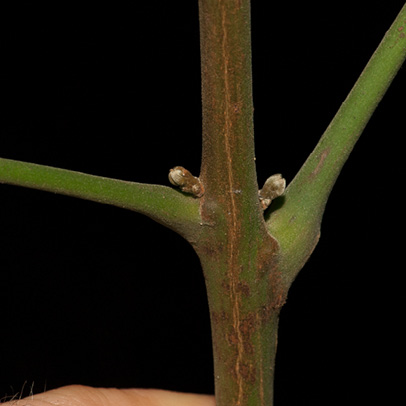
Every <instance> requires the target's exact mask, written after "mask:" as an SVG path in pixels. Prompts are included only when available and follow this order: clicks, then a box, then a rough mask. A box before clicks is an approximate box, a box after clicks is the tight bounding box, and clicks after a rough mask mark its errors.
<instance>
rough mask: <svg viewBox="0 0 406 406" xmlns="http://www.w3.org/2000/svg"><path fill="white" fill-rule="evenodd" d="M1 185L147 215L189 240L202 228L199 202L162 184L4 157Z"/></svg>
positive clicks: (2, 160)
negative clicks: (113, 177) (25, 188)
mask: <svg viewBox="0 0 406 406" xmlns="http://www.w3.org/2000/svg"><path fill="white" fill-rule="evenodd" d="M0 183H5V184H10V185H17V186H24V187H28V188H32V189H39V190H44V191H48V192H53V193H58V194H63V195H67V196H73V197H78V198H81V199H85V200H92V201H95V202H99V203H104V204H110V205H113V206H117V207H121V208H125V209H129V210H133V211H136V212H138V213H142V214H145V215H146V216H148V217H150V218H152V219H153V220H155V221H157V222H158V223H161V224H163V225H165V226H167V227H169V228H171V229H173V230H174V231H176V232H178V233H179V234H181V235H183V236H184V237H185V238H187V239H190V238H193V237H192V234H193V230H195V229H197V228H198V227H199V223H200V214H199V202H198V200H197V199H195V198H193V197H190V196H186V195H184V194H183V193H180V192H178V191H177V190H174V189H172V188H169V187H166V186H160V185H150V184H143V183H135V182H127V181H122V180H116V179H111V178H105V177H101V176H94V175H89V174H85V173H81V172H75V171H70V170H66V169H59V168H53V167H49V166H44V165H37V164H32V163H26V162H20V161H14V160H10V159H4V158H0Z"/></svg>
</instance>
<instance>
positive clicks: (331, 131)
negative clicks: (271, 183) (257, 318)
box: [267, 5, 406, 280]
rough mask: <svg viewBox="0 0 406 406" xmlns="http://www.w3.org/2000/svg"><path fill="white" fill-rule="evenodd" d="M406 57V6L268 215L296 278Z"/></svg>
mask: <svg viewBox="0 0 406 406" xmlns="http://www.w3.org/2000/svg"><path fill="white" fill-rule="evenodd" d="M405 57H406V5H405V6H403V8H402V10H401V12H400V13H399V15H398V17H397V18H396V20H395V21H394V23H393V24H392V26H391V27H390V29H389V30H388V32H387V33H386V35H385V37H384V38H383V40H382V42H381V43H380V45H379V46H378V48H377V50H376V51H375V53H374V54H373V56H372V57H371V59H370V61H369V62H368V64H367V66H366V67H365V69H364V71H363V72H362V74H361V76H360V78H359V79H358V81H357V82H356V84H355V86H354V87H353V89H352V90H351V92H350V94H349V95H348V96H347V99H346V100H345V101H344V103H343V104H342V106H341V108H340V109H339V111H338V112H337V114H336V116H335V117H334V119H333V120H332V122H331V123H330V125H329V126H328V128H327V130H326V131H325V133H324V134H323V136H322V138H321V139H320V141H319V143H318V145H317V146H316V148H315V149H314V151H313V152H312V154H311V155H310V156H309V158H308V159H307V161H306V162H305V164H304V165H303V167H302V168H301V169H300V171H299V172H298V174H297V175H296V177H295V178H294V179H293V181H292V182H291V184H290V185H289V187H288V188H287V190H286V193H285V196H284V197H283V198H280V199H279V201H276V202H275V205H274V207H272V206H271V210H270V213H269V214H268V215H267V224H268V227H269V230H270V232H271V233H272V235H273V236H274V237H276V239H277V240H278V241H279V243H280V245H281V249H282V261H281V266H282V267H283V268H284V273H285V276H286V278H287V279H288V280H292V279H293V278H294V277H295V276H296V274H297V272H299V270H300V269H301V267H302V266H303V264H304V263H305V261H306V260H307V258H308V257H309V255H310V254H311V252H312V250H313V248H314V246H315V245H316V243H317V240H318V236H319V232H320V223H321V219H322V215H323V212H324V208H325V205H326V202H327V199H328V196H329V194H330V191H331V189H332V187H333V185H334V183H335V181H336V179H337V177H338V175H339V173H340V171H341V168H342V167H343V165H344V163H345V161H346V160H347V158H348V156H349V154H350V152H351V151H352V149H353V147H354V145H355V143H356V142H357V140H358V138H359V136H360V135H361V133H362V131H363V129H364V128H365V126H366V124H367V123H368V120H369V119H370V117H371V116H372V114H373V112H374V110H375V109H376V107H377V106H378V103H379V102H380V101H381V99H382V97H383V96H384V94H385V92H386V90H387V89H388V87H389V85H390V84H391V82H392V80H393V78H394V77H395V75H396V73H397V71H398V70H399V68H400V67H401V65H402V63H403V61H404V59H405Z"/></svg>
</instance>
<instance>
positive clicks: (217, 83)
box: [196, 0, 284, 406]
mask: <svg viewBox="0 0 406 406" xmlns="http://www.w3.org/2000/svg"><path fill="white" fill-rule="evenodd" d="M199 13H200V34H201V35H200V38H201V55H202V58H201V59H202V100H203V154H202V170H201V174H200V178H201V180H202V182H203V184H204V187H205V194H204V196H203V197H202V199H201V213H202V219H203V224H204V227H203V230H202V234H201V238H200V240H199V242H198V244H197V247H196V251H197V252H198V254H199V257H200V259H201V263H202V267H203V271H204V275H205V279H206V287H207V294H208V299H209V307H210V316H211V326H212V336H213V350H214V367H215V382H216V385H215V388H216V404H217V406H230V405H233V406H237V405H238V406H248V405H253V406H254V405H255V406H259V405H262V406H265V405H268V406H269V405H271V402H272V398H273V393H272V390H273V365H274V359H275V351H276V335H277V324H278V314H279V309H280V306H281V305H282V303H283V298H284V291H283V289H281V286H280V278H279V275H278V273H277V272H276V270H275V269H276V267H275V258H276V253H277V244H276V242H275V240H274V239H273V238H272V237H271V236H270V235H269V234H268V232H267V230H266V227H265V222H264V218H263V212H262V209H261V208H260V205H259V199H258V186H257V180H256V179H257V177H256V170H255V160H254V136H253V104H252V83H251V35H250V2H249V0H200V1H199Z"/></svg>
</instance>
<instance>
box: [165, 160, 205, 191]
mask: <svg viewBox="0 0 406 406" xmlns="http://www.w3.org/2000/svg"><path fill="white" fill-rule="evenodd" d="M168 178H169V182H171V183H172V185H175V186H177V187H179V189H180V190H181V191H182V192H184V193H188V194H191V195H193V196H195V197H202V196H203V193H204V188H203V185H202V182H200V179H199V178H197V177H196V176H193V175H192V174H191V173H190V172H189V171H188V170H187V169H185V168H183V167H182V166H175V167H174V168H173V169H171V170H170V171H169V175H168Z"/></svg>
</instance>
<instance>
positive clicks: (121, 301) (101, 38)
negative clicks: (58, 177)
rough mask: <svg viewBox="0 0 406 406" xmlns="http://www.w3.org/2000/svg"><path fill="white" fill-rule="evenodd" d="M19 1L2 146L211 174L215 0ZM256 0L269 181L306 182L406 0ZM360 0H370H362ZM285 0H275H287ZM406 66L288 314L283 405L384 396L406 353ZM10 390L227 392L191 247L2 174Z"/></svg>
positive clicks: (8, 57) (5, 85)
mask: <svg viewBox="0 0 406 406" xmlns="http://www.w3.org/2000/svg"><path fill="white" fill-rule="evenodd" d="M37 3H38V2H14V3H13V6H8V8H7V9H5V8H4V6H2V7H3V9H2V12H1V16H2V17H1V18H2V19H3V20H4V21H3V22H2V27H3V28H2V34H1V61H2V62H1V65H2V66H1V69H2V73H1V98H2V108H1V119H0V120H1V135H0V156H1V157H4V158H10V159H18V160H25V161H30V162H35V163H40V164H46V165H50V166H59V167H62V168H67V169H72V170H78V171H82V172H88V173H92V174H96V175H103V176H108V177H114V178H121V179H126V180H134V181H139V182H148V183H158V184H168V181H167V173H168V170H169V168H171V167H173V166H176V165H182V166H185V167H186V168H188V169H189V170H191V171H192V173H194V174H198V173H199V167H200V154H201V100H200V60H199V32H198V8H197V1H177V2H169V1H163V0H159V1H153V2H141V1H139V2H131V3H128V4H127V3H124V4H118V5H116V3H111V4H105V5H102V4H93V3H90V2H86V1H85V2H80V3H74V2H64V1H60V2H53V3H42V2H39V3H40V4H37ZM265 3H267V2H261V1H258V0H254V1H253V2H252V23H253V34H252V37H253V72H254V82H253V83H254V104H255V129H256V158H257V170H258V179H259V183H261V184H262V182H264V181H265V179H266V178H267V177H268V176H270V175H271V174H273V173H276V172H281V173H282V174H283V175H284V176H285V177H286V179H287V180H288V181H290V180H291V179H292V178H293V176H294V174H295V173H296V172H297V170H298V169H299V168H300V166H301V164H302V163H303V162H304V160H305V159H306V157H307V155H308V154H309V153H310V152H311V150H312V148H313V147H314V146H315V144H316V142H317V140H318V139H319V137H320V135H321V134H322V132H323V131H324V129H325V127H326V126H327V125H328V123H329V121H330V120H331V118H332V117H333V115H334V113H335V111H336V110H337V109H338V108H339V106H340V104H341V102H342V101H343V100H344V98H345V96H346V94H347V93H348V91H349V90H350V89H351V87H352V85H353V83H354V82H355V80H356V79H357V77H358V75H359V74H360V72H361V70H362V68H363V66H364V65H365V64H366V62H367V60H368V59H369V57H370V55H371V54H372V53H373V51H374V49H375V48H376V46H377V45H378V43H379V41H380V39H381V38H382V36H383V35H384V33H385V31H386V30H387V28H388V27H389V26H390V24H391V22H392V21H393V19H394V18H395V16H396V15H397V13H398V11H399V10H400V8H401V6H402V4H403V1H394V0H392V1H389V2H382V1H360V2H352V3H350V2H349V3H348V4H346V3H341V2H340V3H337V5H336V4H333V3H330V2H324V3H323V4H320V3H319V2H317V3H314V4H313V3H312V2H310V4H309V3H308V2H295V1H293V2H285V3H283V4H278V6H272V7H270V6H269V3H267V4H268V5H265ZM354 3H356V4H354ZM275 4H276V3H275ZM405 86H406V73H405V68H403V69H402V70H401V72H400V73H399V75H398V77H397V78H396V79H395V81H394V83H393V85H392V87H391V88H390V90H389V91H388V93H387V95H386V96H385V98H384V101H383V102H382V103H381V104H380V106H379V108H378V109H377V111H376V113H375V115H374V116H373V118H372V119H371V121H370V123H369V124H368V126H367V128H366V130H365V131H364V134H363V136H362V137H361V139H360V141H359V143H358V144H357V146H356V147H355V149H354V151H353V153H352V155H351V158H350V160H349V162H348V163H347V164H346V166H345V168H344V170H343V172H342V174H341V176H340V178H339V180H338V181H337V183H336V186H335V189H334V191H333V193H332V195H331V199H330V201H329V204H328V206H327V210H326V214H325V217H324V222H323V227H322V238H321V241H320V243H319V245H318V247H317V249H316V251H315V253H314V254H313V256H312V257H311V259H310V261H309V262H308V264H307V265H306V266H305V268H304V270H303V271H302V272H301V274H300V275H299V277H298V278H297V280H296V281H295V283H294V285H293V286H292V288H291V291H290V294H289V298H288V302H287V304H286V305H285V307H284V309H283V311H282V314H281V321H280V335H279V347H278V356H277V375H276V394H275V396H276V399H277V404H278V405H313V406H315V405H325V404H326V403H328V404H331V403H335V402H337V404H338V403H340V404H343V403H344V402H345V403H346V404H356V403H358V402H360V403H363V404H366V403H367V402H368V401H369V400H376V398H377V396H385V397H386V396H387V394H388V393H394V392H395V391H396V387H397V384H396V377H397V376H398V375H399V372H398V369H397V365H398V363H400V362H401V358H403V359H404V354H403V353H402V351H403V350H402V349H401V348H402V347H401V343H402V341H404V332H403V329H402V324H403V317H402V315H403V308H404V300H403V297H404V296H403V289H402V283H401V281H402V279H401V277H402V271H403V270H404V264H403V263H402V262H401V255H402V245H403V242H404V237H403V232H402V230H403V227H404V220H403V219H404V215H403V213H404V211H403V205H404V203H403V202H404V198H403V197H402V196H400V194H401V193H402V189H403V183H404V182H403V181H402V180H401V179H403V174H404V170H403V168H404V166H403V164H404V147H402V141H403V138H404V136H405V121H404V118H405V107H404V95H405ZM0 230H1V232H0V249H1V261H0V267H1V268H0V399H1V398H2V397H3V398H4V399H6V398H7V397H8V396H13V395H16V394H18V393H20V392H21V391H22V388H23V387H24V383H25V389H24V390H23V394H24V395H28V394H29V392H30V390H31V388H33V392H34V393H36V392H41V391H43V390H44V389H52V388H55V387H58V386H61V385H67V384H72V383H80V384H86V385H95V386H116V387H158V388H164V389H172V390H180V391H190V392H201V393H212V392H213V384H212V374H213V371H212V361H211V340H210V326H209V316H208V309H207V302H206V297H205V288H204V280H203V277H202V273H201V269H200V265H199V261H198V259H197V257H196V255H195V254H194V252H193V250H192V248H191V247H190V246H189V245H188V244H187V243H186V242H185V241H184V240H183V239H182V238H181V237H179V236H178V235H176V234H175V233H173V232H172V231H170V230H167V229H165V228H163V227H162V226H160V225H158V224H156V223H154V222H153V221H152V220H149V219H148V218H144V217H143V216H141V215H138V214H136V213H133V212H129V211H125V210H120V209H118V208H114V207H109V206H103V205H98V204H96V203H91V202H87V201H81V200H75V199H73V198H68V197H63V196H58V195H53V194H48V193H44V192H39V191H34V190H25V189H23V188H18V187H12V186H7V185H1V186H0Z"/></svg>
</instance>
